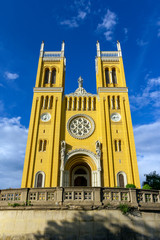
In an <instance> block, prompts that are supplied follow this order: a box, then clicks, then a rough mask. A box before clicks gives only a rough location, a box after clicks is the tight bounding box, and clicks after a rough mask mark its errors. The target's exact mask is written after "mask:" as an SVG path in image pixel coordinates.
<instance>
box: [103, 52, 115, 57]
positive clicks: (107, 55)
mask: <svg viewBox="0 0 160 240" xmlns="http://www.w3.org/2000/svg"><path fill="white" fill-rule="evenodd" d="M118 56H119V55H118V52H117V51H109V52H108V51H107V52H106V51H101V57H118Z"/></svg>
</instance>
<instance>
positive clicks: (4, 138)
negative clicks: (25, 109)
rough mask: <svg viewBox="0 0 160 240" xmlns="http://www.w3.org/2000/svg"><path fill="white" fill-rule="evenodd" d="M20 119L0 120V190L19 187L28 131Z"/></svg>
mask: <svg viewBox="0 0 160 240" xmlns="http://www.w3.org/2000/svg"><path fill="white" fill-rule="evenodd" d="M20 119H21V118H20V117H17V118H0V136H1V138H0V175H1V178H0V189H2V188H9V187H12V188H15V187H20V185H21V177H22V169H23V163H24V156H25V148H26V142H27V135H28V130H27V129H26V128H25V127H24V126H23V125H21V123H20Z"/></svg>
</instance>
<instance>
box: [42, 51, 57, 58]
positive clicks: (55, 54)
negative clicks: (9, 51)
mask: <svg viewBox="0 0 160 240" xmlns="http://www.w3.org/2000/svg"><path fill="white" fill-rule="evenodd" d="M43 57H61V52H44V55H43Z"/></svg>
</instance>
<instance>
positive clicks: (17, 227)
mask: <svg viewBox="0 0 160 240" xmlns="http://www.w3.org/2000/svg"><path fill="white" fill-rule="evenodd" d="M19 208H20V207H17V208H11V209H10V210H9V209H8V210H1V211H0V239H3V240H10V239H14V240H19V239H23V240H25V239H26V240H30V239H34V240H36V239H40V240H42V239H47V240H49V239H82V240H85V239H99V240H100V239H101V240H102V239H104V240H106V239H107V240H108V239H109V240H114V239H118V240H122V239H123V240H124V239H126V240H131V239H132V240H133V239H136V240H137V239H138V240H139V239H140V240H142V239H144V240H146V239H148V240H150V239H153V240H158V239H160V213H158V212H142V211H138V210H134V211H132V212H130V213H129V214H127V215H123V214H122V213H121V211H120V210H114V209H102V210H100V209H99V210H96V209H95V210H65V209H63V210H62V209H59V210H49V209H48V210H47V209H43V210H42V209H40V210H39V209H36V208H34V209H19Z"/></svg>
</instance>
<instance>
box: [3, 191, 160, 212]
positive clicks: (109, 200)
mask: <svg viewBox="0 0 160 240" xmlns="http://www.w3.org/2000/svg"><path fill="white" fill-rule="evenodd" d="M120 203H127V204H129V205H131V206H134V207H146V208H147V207H153V208H154V207H156V208H158V209H159V210H160V191H158V190H143V189H128V188H99V187H93V188H92V187H66V188H59V187H57V188H19V189H5V190H0V207H1V208H2V207H3V206H14V204H17V205H19V206H44V205H48V206H57V205H58V206H60V205H64V206H66V205H91V206H102V205H103V206H106V205H108V204H111V205H119V204H120Z"/></svg>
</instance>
